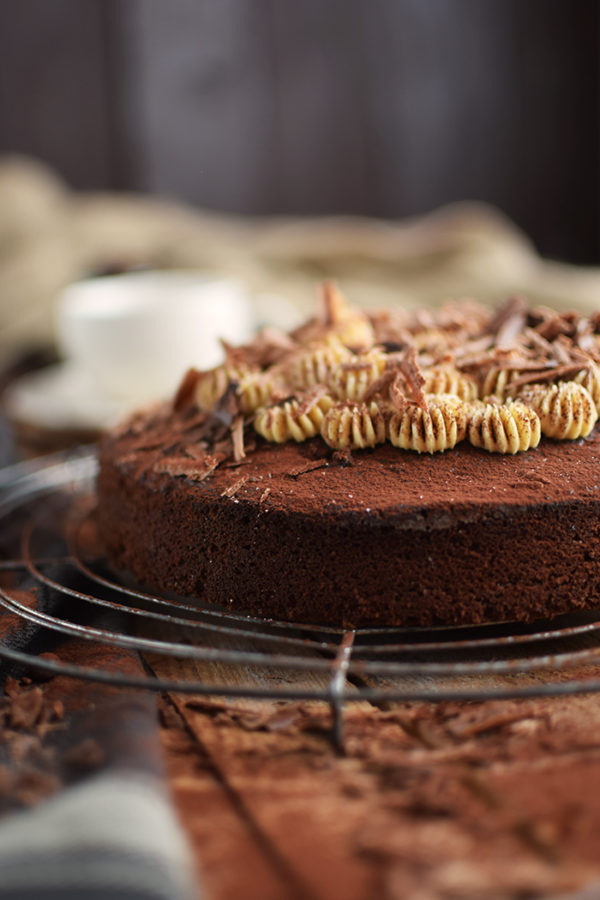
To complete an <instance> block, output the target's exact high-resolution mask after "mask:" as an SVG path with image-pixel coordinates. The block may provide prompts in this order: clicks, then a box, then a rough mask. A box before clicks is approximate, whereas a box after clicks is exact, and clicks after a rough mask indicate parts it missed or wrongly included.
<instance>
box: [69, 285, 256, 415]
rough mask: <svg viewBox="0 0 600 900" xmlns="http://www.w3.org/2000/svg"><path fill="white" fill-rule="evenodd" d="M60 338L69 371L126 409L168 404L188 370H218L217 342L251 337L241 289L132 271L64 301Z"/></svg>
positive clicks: (79, 289) (77, 289) (72, 290)
mask: <svg viewBox="0 0 600 900" xmlns="http://www.w3.org/2000/svg"><path fill="white" fill-rule="evenodd" d="M55 324H56V335H57V341H58V345H59V349H60V350H61V352H62V354H63V356H64V357H65V358H66V359H67V360H68V361H69V362H70V363H71V365H72V370H78V371H80V372H81V373H82V374H85V376H86V379H88V380H89V379H91V380H92V381H93V383H94V385H95V386H96V388H97V391H98V393H100V394H106V395H107V396H110V397H113V398H115V399H118V400H122V401H126V402H127V405H130V404H131V405H132V406H133V405H135V404H138V403H146V402H149V401H153V400H157V399H163V398H165V397H168V396H169V395H170V394H171V393H172V392H173V391H174V390H175V389H176V387H177V384H178V382H179V380H180V378H181V376H182V375H183V373H184V372H185V371H186V369H187V368H189V367H190V366H196V367H197V368H200V369H206V368H210V367H212V366H215V365H218V364H219V362H221V360H222V358H223V350H222V347H221V345H220V342H219V339H220V338H224V339H225V340H227V341H230V342H231V343H234V344H238V343H243V342H244V341H247V340H248V339H249V338H250V337H251V334H252V331H253V326H254V321H253V313H252V305H251V302H250V299H249V297H248V294H247V293H246V291H245V289H244V287H243V285H242V284H240V283H239V282H237V281H233V280H230V279H228V278H214V277H211V276H205V275H203V274H202V273H197V272H187V271H151V272H129V273H126V274H124V275H111V276H105V277H101V278H91V279H89V280H86V281H80V282H77V283H75V284H72V285H70V286H69V287H68V288H67V289H66V290H65V291H64V292H63V294H62V296H61V297H60V298H59V301H58V304H57V309H56V323H55Z"/></svg>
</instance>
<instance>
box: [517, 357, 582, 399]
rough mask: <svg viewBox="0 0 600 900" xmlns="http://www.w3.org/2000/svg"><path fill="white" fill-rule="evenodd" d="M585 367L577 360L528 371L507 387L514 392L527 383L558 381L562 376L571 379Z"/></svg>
mask: <svg viewBox="0 0 600 900" xmlns="http://www.w3.org/2000/svg"><path fill="white" fill-rule="evenodd" d="M585 368H586V365H585V363H580V362H577V363H571V364H570V365H568V366H553V367H552V368H550V369H543V370H542V371H539V372H528V373H527V374H526V375H521V376H520V377H519V378H515V379H514V381H511V382H510V384H509V385H508V387H507V393H509V394H514V393H515V392H516V391H518V389H519V388H521V387H524V386H525V385H526V384H537V383H538V382H542V381H556V380H560V379H561V378H566V379H570V378H572V377H573V376H574V375H577V373H578V372H581V370H582V369H585Z"/></svg>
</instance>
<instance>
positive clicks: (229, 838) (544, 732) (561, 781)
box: [165, 695, 600, 900]
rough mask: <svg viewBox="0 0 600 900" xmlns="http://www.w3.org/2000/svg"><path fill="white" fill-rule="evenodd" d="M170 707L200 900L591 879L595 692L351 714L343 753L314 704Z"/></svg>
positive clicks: (449, 893) (559, 885) (433, 897)
mask: <svg viewBox="0 0 600 900" xmlns="http://www.w3.org/2000/svg"><path fill="white" fill-rule="evenodd" d="M171 703H172V705H173V708H174V709H175V710H176V712H177V716H174V715H173V714H172V713H170V714H169V715H168V717H167V720H168V721H167V724H168V734H167V736H166V738H165V741H166V748H167V759H168V766H169V769H170V772H171V779H172V784H173V785H174V788H175V799H176V803H177V806H178V809H179V812H180V815H181V817H182V820H183V822H184V824H185V825H186V827H187V829H188V834H189V835H190V837H191V840H192V842H193V846H194V849H195V852H196V854H197V857H198V860H199V866H200V868H201V870H202V872H203V878H204V883H205V885H206V888H207V893H208V896H209V897H210V898H211V900H229V898H233V897H244V898H248V900H250V898H254V897H257V898H258V897H260V896H265V897H269V898H271V897H273V898H278V900H279V898H281V900H287V898H294V900H296V898H302V900H308V898H311V900H317V898H318V900H338V898H339V900H368V898H372V897H378V898H381V900H399V898H404V897H419V898H421V897H422V898H427V900H450V898H456V897H460V898H461V900H467V898H472V900H475V898H480V897H490V898H495V900H501V898H502V900H507V898H517V897H522V896H531V897H537V896H554V895H555V894H561V895H562V893H563V892H565V893H566V892H568V891H571V890H576V889H579V888H581V887H583V886H584V885H586V884H588V885H589V884H590V883H596V882H597V880H598V878H599V877H600V866H599V865H598V859H597V840H598V835H599V834H600V804H599V803H598V802H597V788H598V786H599V785H600V744H599V742H598V737H597V726H598V721H599V716H600V705H599V701H598V697H597V696H593V695H588V696H582V697H578V698H574V699H569V700H565V699H546V700H543V701H529V700H527V701H499V702H493V703H491V702H488V703H483V704H481V703H469V704H457V703H443V704H440V705H438V706H431V705H429V704H418V703H409V704H395V705H394V707H393V708H390V709H387V710H377V709H374V708H371V709H370V710H366V709H351V710H349V711H348V714H347V722H346V725H347V743H346V755H345V756H343V757H340V756H338V755H336V754H335V752H334V751H333V749H332V747H331V744H330V743H329V741H328V739H327V726H328V718H327V717H328V713H327V711H326V710H325V709H323V708H319V707H316V706H312V707H310V708H309V707H306V706H302V705H298V704H295V705H292V706H291V707H290V718H289V719H288V720H287V724H286V725H285V726H283V724H282V723H283V716H282V707H281V706H280V707H279V710H278V711H276V710H273V709H272V710H271V712H270V713H269V712H268V711H267V710H266V709H265V708H264V707H263V709H262V711H255V712H254V713H253V712H252V711H251V710H249V709H248V708H247V707H243V708H241V707H238V705H237V704H236V703H235V702H230V703H221V702H218V701H213V702H212V703H211V701H206V700H204V701H201V702H200V703H196V702H195V701H193V700H192V701H190V700H189V699H186V698H183V697H178V696H173V697H171ZM178 717H179V718H178ZM174 750H175V753H174V752H173V751H174ZM194 761H195V762H194ZM194 766H195V769H194V770H193V771H194V772H196V773H197V775H196V774H192V769H193V767H194ZM216 792H217V793H218V792H220V796H221V800H218V798H217V793H216ZM207 817H209V818H210V823H211V826H210V827H209V825H208V824H207V821H206V818H207ZM261 860H262V874H258V873H259V869H260V868H261V862H260V861H261ZM261 879H262V880H261ZM262 885H264V890H265V893H264V895H261V886H262Z"/></svg>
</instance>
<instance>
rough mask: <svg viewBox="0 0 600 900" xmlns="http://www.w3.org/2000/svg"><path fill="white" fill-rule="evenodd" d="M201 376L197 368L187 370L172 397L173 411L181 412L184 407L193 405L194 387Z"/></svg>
mask: <svg viewBox="0 0 600 900" xmlns="http://www.w3.org/2000/svg"><path fill="white" fill-rule="evenodd" d="M201 378H202V373H201V372H199V371H198V369H188V370H187V372H186V373H185V375H184V376H183V378H182V380H181V383H180V385H179V387H178V388H177V393H176V394H175V397H174V399H173V411H174V412H176V413H179V412H183V410H184V409H187V408H188V407H189V406H192V405H193V403H194V399H195V396H196V388H197V387H198V382H199V381H200V380H201Z"/></svg>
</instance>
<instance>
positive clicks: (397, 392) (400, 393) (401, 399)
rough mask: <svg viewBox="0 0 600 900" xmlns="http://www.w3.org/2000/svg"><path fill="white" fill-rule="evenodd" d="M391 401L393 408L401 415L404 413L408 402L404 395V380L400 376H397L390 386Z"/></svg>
mask: <svg viewBox="0 0 600 900" xmlns="http://www.w3.org/2000/svg"><path fill="white" fill-rule="evenodd" d="M390 401H391V403H392V406H394V408H395V409H397V410H398V411H399V412H401V413H403V412H404V410H405V409H406V407H407V406H408V400H407V399H406V394H405V393H404V384H403V378H402V375H400V374H398V375H396V377H395V378H394V380H393V381H392V383H391V385H390Z"/></svg>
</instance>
